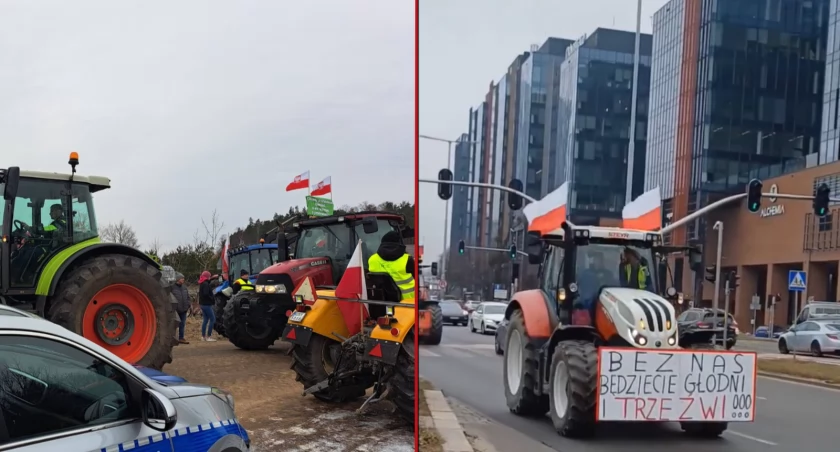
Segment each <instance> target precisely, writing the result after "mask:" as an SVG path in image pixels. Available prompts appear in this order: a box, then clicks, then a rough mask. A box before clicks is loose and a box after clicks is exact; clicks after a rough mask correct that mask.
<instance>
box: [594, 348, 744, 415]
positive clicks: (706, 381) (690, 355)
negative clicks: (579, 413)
mask: <svg viewBox="0 0 840 452" xmlns="http://www.w3.org/2000/svg"><path fill="white" fill-rule="evenodd" d="M756 362H757V360H756V354H755V353H746V352H745V353H742V352H730V351H722V350H708V351H699V350H696V351H695V350H645V349H632V348H609V347H604V348H600V349H599V352H598V388H597V389H596V393H597V400H598V410H597V416H598V420H599V421H653V422H668V421H674V422H695V421H698V422H704V421H705V422H752V421H753V419H754V418H755V378H756Z"/></svg>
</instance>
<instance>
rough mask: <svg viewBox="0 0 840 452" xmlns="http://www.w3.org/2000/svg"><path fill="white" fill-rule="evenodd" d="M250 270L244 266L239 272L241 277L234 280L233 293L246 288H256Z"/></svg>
mask: <svg viewBox="0 0 840 452" xmlns="http://www.w3.org/2000/svg"><path fill="white" fill-rule="evenodd" d="M249 276H250V275H249V274H248V270H245V269H244V268H243V269H242V270H241V271H240V272H239V279H237V280H236V281H234V282H233V286H232V288H233V293H239V291H245V290H254V286H252V285H251V279H250V277H249Z"/></svg>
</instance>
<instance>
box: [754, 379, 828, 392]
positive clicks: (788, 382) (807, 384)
mask: <svg viewBox="0 0 840 452" xmlns="http://www.w3.org/2000/svg"><path fill="white" fill-rule="evenodd" d="M758 378H764V379H767V380H773V381H777V382H779V383H787V384H792V385H797V386H804V387H806V388H812V389H822V390H823V391H829V392H834V393H837V392H840V389H837V388H827V387H825V386H818V385H813V384H810V383H802V382H799V381H791V380H785V379H784V378H775V377H768V376H766V375H759V376H758Z"/></svg>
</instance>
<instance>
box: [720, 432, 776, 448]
mask: <svg viewBox="0 0 840 452" xmlns="http://www.w3.org/2000/svg"><path fill="white" fill-rule="evenodd" d="M726 433H729V434H731V435H735V436H738V437H741V438H744V439H748V440H750V441H755V442H757V443H761V444H766V445H768V446H778V444H776V443H774V442H773V441H767V440H766V439H761V438H756V437H755V436H751V435H747V434H746V433H741V432H736V431H735V430H727V431H726Z"/></svg>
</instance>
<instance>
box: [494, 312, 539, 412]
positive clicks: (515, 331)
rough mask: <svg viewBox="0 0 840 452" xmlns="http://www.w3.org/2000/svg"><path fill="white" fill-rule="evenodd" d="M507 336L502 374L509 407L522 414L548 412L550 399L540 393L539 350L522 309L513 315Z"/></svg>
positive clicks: (512, 410)
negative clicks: (529, 332) (538, 390)
mask: <svg viewBox="0 0 840 452" xmlns="http://www.w3.org/2000/svg"><path fill="white" fill-rule="evenodd" d="M505 339H506V345H505V358H504V371H503V372H502V375H503V377H504V384H505V399H506V401H507V406H508V409H510V411H511V412H512V413H515V414H519V415H523V416H542V415H544V414H545V413H546V412H547V411H548V398H547V397H546V396H544V395H538V394H537V388H538V385H539V384H540V382H539V363H538V362H539V353H540V352H539V350H538V349H537V347H536V346H534V344H532V343H531V341H530V340H529V339H528V335H527V334H526V333H525V320H524V318H523V316H522V311H520V310H518V309H517V310H515V311H513V314H511V316H510V324H509V325H508V332H507V337H506V338H505Z"/></svg>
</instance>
